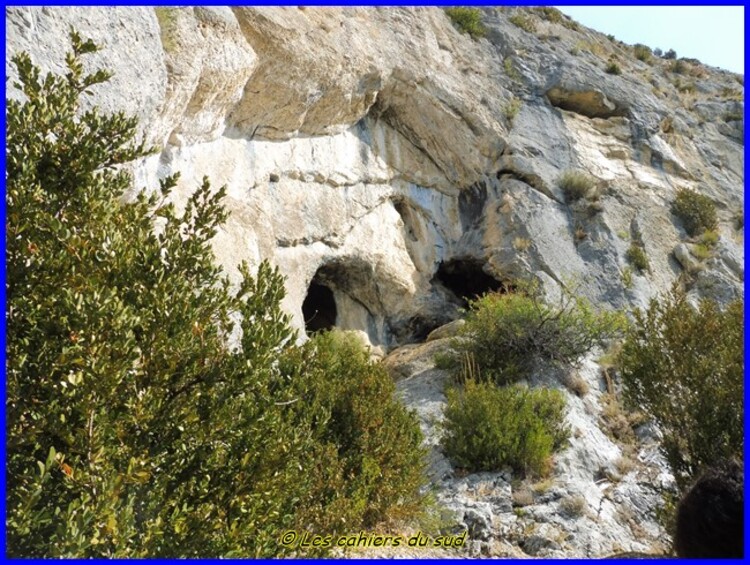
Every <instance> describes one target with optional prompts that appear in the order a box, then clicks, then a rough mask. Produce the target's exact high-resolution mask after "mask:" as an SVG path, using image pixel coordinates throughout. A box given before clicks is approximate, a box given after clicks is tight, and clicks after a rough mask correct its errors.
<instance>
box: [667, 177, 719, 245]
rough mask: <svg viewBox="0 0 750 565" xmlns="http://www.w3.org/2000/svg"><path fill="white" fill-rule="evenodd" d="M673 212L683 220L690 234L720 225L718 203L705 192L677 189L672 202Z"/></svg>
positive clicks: (697, 233) (713, 228)
mask: <svg viewBox="0 0 750 565" xmlns="http://www.w3.org/2000/svg"><path fill="white" fill-rule="evenodd" d="M672 213H673V214H674V215H676V216H677V217H678V218H680V220H682V225H683V226H684V227H685V231H686V232H687V233H688V235H690V236H696V235H700V234H701V233H703V232H704V231H706V230H715V229H716V228H717V226H718V217H717V215H716V205H715V204H714V203H713V201H712V200H711V199H710V198H709V197H708V196H705V195H703V194H700V193H698V192H696V191H694V190H690V189H689V188H681V189H680V190H678V191H677V197H676V198H675V200H674V202H673V203H672Z"/></svg>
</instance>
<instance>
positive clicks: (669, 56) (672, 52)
mask: <svg viewBox="0 0 750 565" xmlns="http://www.w3.org/2000/svg"><path fill="white" fill-rule="evenodd" d="M664 58H665V59H667V60H670V59H672V60H673V59H676V58H677V53H676V52H675V50H674V49H669V50H668V51H667V52H666V53H664Z"/></svg>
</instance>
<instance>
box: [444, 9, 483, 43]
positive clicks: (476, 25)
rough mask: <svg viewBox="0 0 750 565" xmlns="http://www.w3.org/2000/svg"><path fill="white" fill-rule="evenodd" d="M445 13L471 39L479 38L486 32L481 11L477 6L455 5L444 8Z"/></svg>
mask: <svg viewBox="0 0 750 565" xmlns="http://www.w3.org/2000/svg"><path fill="white" fill-rule="evenodd" d="M445 14H446V15H447V16H448V17H449V18H450V19H451V21H452V22H453V23H454V24H455V26H456V27H457V28H458V29H459V30H461V31H462V32H464V33H468V34H469V36H471V38H472V39H479V38H480V37H484V36H485V35H486V34H487V29H486V28H485V27H484V24H483V23H482V11H481V10H480V9H479V8H467V7H460V6H459V7H455V8H446V9H445Z"/></svg>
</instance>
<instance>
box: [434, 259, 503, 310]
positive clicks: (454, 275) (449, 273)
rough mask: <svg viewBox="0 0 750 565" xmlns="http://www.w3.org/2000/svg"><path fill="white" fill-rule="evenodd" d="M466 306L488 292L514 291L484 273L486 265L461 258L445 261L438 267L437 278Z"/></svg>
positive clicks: (474, 260)
mask: <svg viewBox="0 0 750 565" xmlns="http://www.w3.org/2000/svg"><path fill="white" fill-rule="evenodd" d="M433 280H436V281H437V282H439V283H441V284H442V285H443V286H444V287H445V288H447V289H448V290H450V291H451V292H452V293H453V294H454V295H455V296H456V297H457V298H458V299H459V300H460V301H461V302H462V305H466V303H468V301H469V300H475V299H476V298H479V297H480V296H482V295H483V294H486V293H488V292H507V291H508V290H512V288H510V287H509V286H508V285H506V284H505V283H503V282H502V281H499V280H497V279H496V278H495V277H493V276H492V275H489V274H487V273H486V272H485V271H484V263H483V262H482V261H479V260H478V259H473V258H459V259H451V260H449V261H443V262H441V263H440V265H439V266H438V270H437V273H436V274H435V278H434V279H433Z"/></svg>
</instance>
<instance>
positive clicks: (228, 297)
mask: <svg viewBox="0 0 750 565" xmlns="http://www.w3.org/2000/svg"><path fill="white" fill-rule="evenodd" d="M71 39H72V43H73V51H72V53H70V54H69V55H68V57H67V66H68V72H67V74H65V75H62V76H55V75H48V76H46V77H44V78H42V77H41V76H40V72H39V69H38V68H36V67H35V66H34V65H33V64H32V62H31V59H30V58H29V56H28V55H26V54H20V55H17V56H15V57H14V58H13V62H14V64H15V65H16V67H17V69H18V76H19V84H18V85H17V86H18V87H19V88H20V89H21V90H22V92H23V93H24V95H25V101H23V102H19V101H15V100H10V101H8V103H7V114H6V117H7V133H6V135H7V137H6V141H7V152H6V156H7V170H6V182H7V196H6V205H7V225H6V230H7V232H6V233H7V247H6V268H7V287H6V291H7V302H6V321H7V322H6V324H7V325H6V332H7V333H6V339H7V350H6V355H7V377H6V385H7V396H6V433H7V436H6V438H7V443H6V454H7V459H6V473H7V495H6V496H7V498H6V504H7V515H6V528H7V538H6V540H7V548H8V554H9V555H11V556H15V557H19V556H25V557H59V556H67V557H73V556H74V557H154V556H168V557H218V556H224V557H232V556H242V557H252V556H278V555H283V554H286V553H289V552H290V551H292V550H293V549H294V548H293V547H284V546H282V545H281V543H280V534H281V533H283V532H284V531H285V530H287V529H290V528H305V529H309V530H315V531H317V532H321V533H335V532H342V531H346V532H347V533H349V532H351V531H356V530H358V529H359V528H361V527H368V526H371V525H373V524H374V523H375V522H376V521H379V520H382V519H384V518H386V517H389V516H391V515H395V516H401V515H402V513H404V512H408V511H409V510H410V509H411V508H413V507H414V506H415V505H417V504H418V503H419V495H418V492H417V490H418V487H419V485H420V483H421V476H422V474H421V469H422V455H423V453H422V450H421V449H420V448H419V443H420V432H419V428H418V426H417V423H416V420H415V418H414V417H413V416H412V415H410V414H408V413H407V412H406V411H405V409H404V408H403V407H401V405H400V404H398V403H397V401H396V400H394V399H393V396H392V392H393V385H392V383H391V382H390V379H389V378H388V376H387V375H386V374H385V373H384V372H383V371H382V370H381V369H379V368H376V367H374V366H372V365H371V364H370V363H369V361H368V360H367V356H366V354H365V353H364V352H362V351H358V350H356V349H355V348H354V347H353V345H352V344H350V343H346V342H344V343H340V342H339V341H337V339H336V338H334V337H321V338H319V339H316V340H315V341H313V342H312V343H310V344H308V345H305V346H301V347H298V346H295V345H294V343H295V332H294V331H293V330H292V329H290V325H289V317H288V316H287V315H286V314H284V313H283V312H282V310H281V307H280V303H281V300H282V298H283V296H284V285H283V279H282V277H281V276H280V274H279V273H278V271H277V270H275V269H273V268H272V267H271V266H270V265H269V264H268V263H265V262H264V263H262V264H261V265H260V267H259V269H258V271H257V274H252V273H251V272H250V269H249V268H248V267H247V266H246V265H242V266H241V267H240V272H241V276H242V280H241V283H240V284H239V287H238V288H237V289H236V290H234V291H232V290H230V285H229V282H228V281H227V279H226V278H225V277H224V276H223V275H222V273H221V270H220V269H219V268H218V267H216V266H215V265H214V262H213V255H212V252H211V243H210V242H211V239H212V238H213V236H214V235H215V233H216V230H217V228H218V226H220V224H221V223H222V222H223V221H224V220H225V218H226V217H227V212H226V211H225V209H224V208H223V206H222V203H221V200H222V197H223V196H224V189H220V190H218V191H214V190H212V189H211V187H210V184H209V183H208V181H204V183H203V185H202V186H201V187H199V188H198V189H197V190H196V191H195V192H194V193H193V194H192V195H191V196H190V197H189V198H188V200H187V202H186V205H185V207H184V210H183V211H182V212H178V211H177V209H176V208H175V206H173V205H172V204H170V203H168V199H169V196H170V191H171V190H172V189H173V188H174V186H175V183H176V178H175V177H170V178H167V179H165V180H164V181H163V182H162V184H161V187H160V189H159V190H157V191H155V192H154V193H153V194H152V195H151V196H147V195H146V194H145V193H143V192H141V193H139V194H138V195H137V196H135V197H134V198H133V199H132V201H131V202H129V203H124V201H123V197H124V195H125V192H126V191H127V190H128V189H129V188H130V187H131V184H132V178H131V177H130V175H129V174H128V173H127V169H126V168H124V167H123V166H122V165H123V164H126V163H128V162H131V161H133V160H134V159H137V158H140V157H143V156H145V155H146V153H147V150H146V149H145V148H144V147H143V145H139V144H136V143H134V142H133V139H134V135H135V132H136V121H135V120H134V119H131V118H127V117H125V116H124V115H123V114H116V115H113V116H102V115H100V114H99V113H98V111H97V110H96V109H93V110H89V111H81V109H80V106H79V97H80V95H81V94H84V93H89V91H90V89H91V88H92V87H94V86H95V85H97V84H99V83H102V82H104V81H106V80H107V79H108V77H109V74H108V73H106V72H103V71H97V72H95V73H93V74H85V73H84V71H83V64H82V61H81V58H82V57H83V56H85V55H87V54H89V53H93V52H94V51H96V49H97V48H96V46H95V45H94V44H93V43H92V42H91V41H83V40H82V39H81V38H80V37H79V36H78V35H77V34H76V33H75V32H72V33H71ZM230 336H236V339H232V340H230ZM311 551H312V552H315V551H321V550H311Z"/></svg>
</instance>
